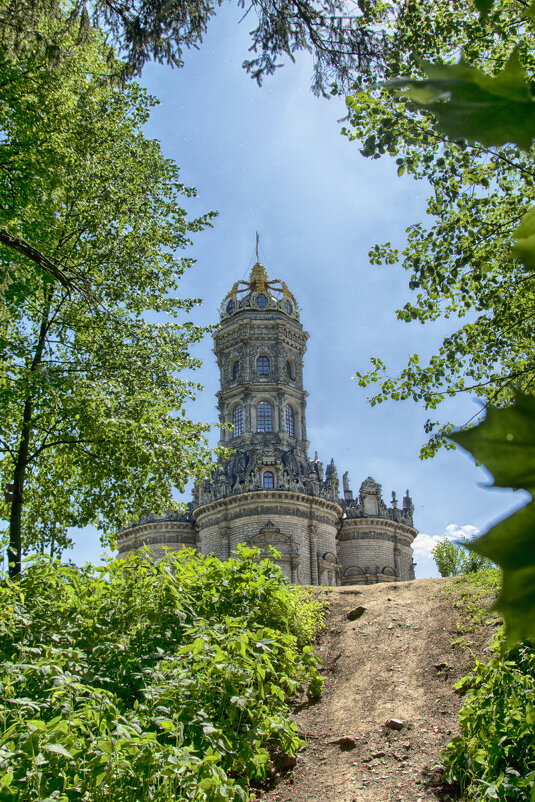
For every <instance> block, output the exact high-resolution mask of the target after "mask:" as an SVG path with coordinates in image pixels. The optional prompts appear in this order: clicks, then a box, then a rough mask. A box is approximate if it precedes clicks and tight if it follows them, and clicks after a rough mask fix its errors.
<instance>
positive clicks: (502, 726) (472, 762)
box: [443, 635, 535, 802]
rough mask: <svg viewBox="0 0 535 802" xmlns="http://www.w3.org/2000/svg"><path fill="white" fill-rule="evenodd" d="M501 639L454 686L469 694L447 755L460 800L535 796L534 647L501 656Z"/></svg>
mask: <svg viewBox="0 0 535 802" xmlns="http://www.w3.org/2000/svg"><path fill="white" fill-rule="evenodd" d="M503 642H504V638H503V635H501V636H500V638H499V641H498V644H497V646H496V652H497V653H496V656H495V657H493V658H492V659H491V660H489V662H488V663H482V662H479V661H476V665H475V668H474V670H473V672H472V673H471V674H469V675H468V676H467V677H464V678H463V679H462V680H461V681H460V682H459V683H457V685H456V688H457V689H458V690H459V691H461V692H462V691H463V690H467V689H468V696H467V699H466V702H465V704H464V705H463V707H462V709H461V711H460V713H459V723H460V726H461V735H460V736H459V737H457V738H454V740H453V741H452V742H451V743H450V744H449V745H448V747H447V748H446V751H445V752H444V754H443V758H444V764H445V766H446V777H447V779H449V780H450V781H454V782H456V783H457V784H458V785H459V787H460V791H461V798H462V799H467V800H488V799H498V800H519V802H520V800H533V799H535V651H534V650H533V649H532V648H530V647H529V646H527V645H525V644H524V645H520V646H517V647H516V648H515V649H513V650H511V651H509V652H507V653H505V654H504V655H502V656H500V655H499V649H500V648H502V649H503Z"/></svg>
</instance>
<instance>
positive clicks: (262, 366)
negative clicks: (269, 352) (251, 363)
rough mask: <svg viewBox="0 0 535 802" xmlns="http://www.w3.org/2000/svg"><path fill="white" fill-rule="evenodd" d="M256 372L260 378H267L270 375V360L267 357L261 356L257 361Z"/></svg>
mask: <svg viewBox="0 0 535 802" xmlns="http://www.w3.org/2000/svg"><path fill="white" fill-rule="evenodd" d="M256 370H257V372H258V374H259V375H260V376H267V374H268V373H269V359H268V358H267V356H259V357H258V359H257V360H256Z"/></svg>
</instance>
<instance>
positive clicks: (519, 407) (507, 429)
mask: <svg viewBox="0 0 535 802" xmlns="http://www.w3.org/2000/svg"><path fill="white" fill-rule="evenodd" d="M451 439H452V440H453V441H454V442H455V443H457V444H458V445H460V446H462V447H463V448H465V449H467V450H468V451H469V452H470V453H471V454H472V455H473V456H474V457H475V458H476V459H477V460H478V461H480V462H482V463H483V464H484V465H485V467H486V468H487V469H488V470H489V471H490V472H491V474H492V475H493V477H494V480H495V484H496V485H498V486H500V487H513V488H519V487H522V488H525V489H526V490H529V491H530V492H531V493H532V494H533V491H534V488H535V397H533V396H528V395H520V394H517V395H516V396H515V401H514V404H513V405H512V406H510V407H507V408H505V409H496V408H493V407H491V408H489V410H488V412H487V416H486V418H485V420H484V421H482V423H480V424H479V425H478V426H475V427H474V428H473V429H469V430H467V431H461V432H455V433H454V434H452V435H451ZM468 548H470V549H471V550H473V551H475V552H477V553H478V554H481V555H482V556H484V557H488V558H489V559H491V560H492V561H493V562H495V563H497V564H498V565H499V566H500V567H501V568H502V569H503V586H502V590H501V592H500V595H499V597H498V601H497V603H496V607H497V609H498V610H499V611H500V612H501V613H502V614H503V616H504V619H505V622H506V625H507V632H508V637H509V640H510V641H514V640H535V503H534V502H533V501H531V502H530V503H528V504H527V505H526V506H525V507H522V508H521V509H519V510H517V511H516V512H514V513H513V514H512V515H510V516H509V517H507V518H505V519H504V520H503V521H500V522H499V523H498V524H496V525H495V526H493V527H492V528H491V529H490V530H489V531H488V532H487V533H486V534H484V535H483V536H482V537H480V538H478V539H477V540H475V541H473V542H472V543H470V544H469V545H468Z"/></svg>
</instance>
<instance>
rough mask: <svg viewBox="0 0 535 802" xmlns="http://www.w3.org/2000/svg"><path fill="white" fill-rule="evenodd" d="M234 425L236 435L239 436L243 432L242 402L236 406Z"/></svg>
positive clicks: (233, 415)
mask: <svg viewBox="0 0 535 802" xmlns="http://www.w3.org/2000/svg"><path fill="white" fill-rule="evenodd" d="M232 425H233V426H234V437H239V436H240V435H241V434H243V407H242V406H241V404H238V406H237V407H234V411H233V413H232Z"/></svg>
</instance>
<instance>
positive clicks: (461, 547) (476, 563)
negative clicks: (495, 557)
mask: <svg viewBox="0 0 535 802" xmlns="http://www.w3.org/2000/svg"><path fill="white" fill-rule="evenodd" d="M476 539H477V538H475V537H473V538H468V537H465V536H461V537H460V538H459V540H458V541H457V543H452V542H451V540H448V538H443V539H442V540H439V541H438V543H437V544H436V546H435V547H434V548H433V549H432V550H431V556H432V557H433V559H434V561H435V564H436V566H437V568H438V572H439V574H440V576H459V575H461V574H474V573H476V572H477V571H483V570H485V569H487V568H492V567H493V566H494V563H492V562H491V560H489V559H487V558H486V557H482V556H481V555H480V554H476V552H475V551H468V549H467V548H466V546H467V545H469V544H470V543H473V542H474V540H476Z"/></svg>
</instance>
